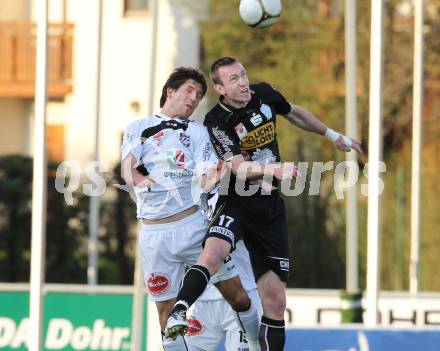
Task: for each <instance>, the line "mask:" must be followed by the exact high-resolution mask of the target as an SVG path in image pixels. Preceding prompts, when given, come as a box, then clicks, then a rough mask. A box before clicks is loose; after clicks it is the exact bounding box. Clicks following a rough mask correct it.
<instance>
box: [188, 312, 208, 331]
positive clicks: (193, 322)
mask: <svg viewBox="0 0 440 351" xmlns="http://www.w3.org/2000/svg"><path fill="white" fill-rule="evenodd" d="M204 329H205V328H204V327H203V324H202V322H200V321H199V320H198V319H197V318H196V317H193V316H191V317H190V318H189V319H188V333H187V334H186V335H189V336H195V335H200V334H202V333H203V331H204Z"/></svg>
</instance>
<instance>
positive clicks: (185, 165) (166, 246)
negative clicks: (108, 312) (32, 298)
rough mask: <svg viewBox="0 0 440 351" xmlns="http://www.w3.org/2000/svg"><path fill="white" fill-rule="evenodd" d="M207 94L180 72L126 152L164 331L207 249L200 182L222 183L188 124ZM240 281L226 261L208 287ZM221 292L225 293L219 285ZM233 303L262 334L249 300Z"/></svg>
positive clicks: (194, 76)
mask: <svg viewBox="0 0 440 351" xmlns="http://www.w3.org/2000/svg"><path fill="white" fill-rule="evenodd" d="M206 89H207V85H206V80H205V77H204V76H203V74H201V73H200V72H199V71H197V70H195V69H193V68H184V67H181V68H178V69H176V70H175V71H174V72H173V73H172V74H171V75H170V76H169V78H168V80H167V82H166V83H165V85H164V87H163V89H162V96H161V98H160V107H161V111H160V113H157V114H155V115H154V116H150V117H146V118H142V119H139V120H136V121H134V122H132V123H130V124H129V125H128V126H127V128H126V131H125V133H124V138H123V143H122V146H121V160H122V165H121V169H122V177H123V178H124V180H125V181H126V182H127V184H128V185H132V186H133V187H134V192H135V194H136V202H137V217H138V218H139V219H140V220H142V227H141V231H140V234H139V245H140V250H141V258H142V269H143V272H144V278H145V284H146V286H147V288H148V291H149V293H150V298H151V299H152V300H153V301H155V303H156V307H157V310H158V314H159V322H160V325H161V330H162V331H163V330H164V328H165V325H166V321H167V318H168V315H169V312H170V311H171V309H172V307H173V304H174V302H175V297H176V296H177V292H178V290H179V284H180V282H181V280H182V278H183V275H184V273H185V266H187V265H192V264H194V263H195V261H196V259H197V257H198V256H199V254H200V252H201V250H202V241H203V238H204V235H205V232H206V227H207V221H206V219H205V217H204V215H203V214H202V212H201V211H200V210H199V203H200V196H199V195H200V187H199V184H200V181H201V183H202V184H205V186H206V187H209V183H210V182H212V184H214V183H215V182H216V181H218V178H219V172H218V171H217V168H218V167H217V158H216V156H215V153H214V152H213V150H212V148H211V143H210V139H209V135H208V133H207V131H206V129H205V127H204V126H203V125H202V124H201V123H199V122H196V121H190V120H189V119H188V118H189V116H190V115H191V114H192V113H193V112H194V110H195V109H196V107H197V106H198V104H199V102H200V101H201V99H202V98H203V96H204V95H205V93H206ZM236 275H237V273H236V271H235V269H234V267H233V264H232V263H231V262H227V263H225V264H224V265H223V267H222V269H221V270H220V271H219V273H218V274H217V275H215V276H213V277H211V280H210V281H211V282H212V283H218V282H219V281H223V280H225V279H230V278H232V277H233V276H236ZM217 286H219V289H220V288H221V283H218V284H217ZM230 303H231V305H232V306H233V308H234V309H235V310H237V311H240V312H242V311H245V316H244V317H242V319H243V320H244V324H246V323H247V321H248V320H250V323H251V326H252V328H253V329H255V331H254V333H255V334H256V335H258V329H256V328H254V325H255V323H254V319H256V320H258V316H257V314H258V313H257V310H256V308H255V307H254V306H253V305H252V304H251V303H250V301H249V299H248V298H247V296H243V297H242V298H239V299H235V300H234V301H232V302H231V301H230ZM239 316H240V317H241V315H239ZM254 316H255V317H254ZM250 317H251V318H250ZM244 327H246V325H244ZM248 329H249V328H248ZM162 340H163V341H162V344H163V346H164V349H165V350H166V351H171V350H187V345H186V343H185V340H184V338H183V337H177V338H176V339H171V338H167V337H164V336H163V338H162Z"/></svg>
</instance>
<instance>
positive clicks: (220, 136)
mask: <svg viewBox="0 0 440 351" xmlns="http://www.w3.org/2000/svg"><path fill="white" fill-rule="evenodd" d="M212 134H213V135H214V137H215V138H216V139H217V140H218V142H219V143H220V144H221V145H222V147H223V149H224V152H231V148H230V147H229V146H232V145H234V142H233V141H232V140H231V139H230V138H229V137H228V136H227V135H226V133H225V131H224V130H221V129H219V128H218V127H214V128H212ZM217 149H218V148H217Z"/></svg>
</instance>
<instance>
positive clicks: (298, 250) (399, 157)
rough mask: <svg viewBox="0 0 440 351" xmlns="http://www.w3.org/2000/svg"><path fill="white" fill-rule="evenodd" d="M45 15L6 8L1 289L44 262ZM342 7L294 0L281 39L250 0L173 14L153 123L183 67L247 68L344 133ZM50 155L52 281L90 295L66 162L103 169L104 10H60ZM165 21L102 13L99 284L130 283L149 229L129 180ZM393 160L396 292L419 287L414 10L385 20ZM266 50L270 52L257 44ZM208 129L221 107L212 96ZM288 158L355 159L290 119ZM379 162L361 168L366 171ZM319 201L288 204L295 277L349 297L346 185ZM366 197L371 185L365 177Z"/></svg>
mask: <svg viewBox="0 0 440 351" xmlns="http://www.w3.org/2000/svg"><path fill="white" fill-rule="evenodd" d="M34 7H35V1H31V0H14V1H7V0H3V1H1V2H0V52H1V55H0V121H1V124H0V125H1V129H0V155H1V156H0V179H1V182H0V233H1V234H0V238H1V240H0V281H3V282H27V281H28V280H29V262H30V261H29V258H30V252H29V248H30V216H31V213H30V210H31V208H30V201H31V180H32V161H31V158H32V154H33V151H32V140H33V118H34V94H35V92H34V89H35V88H34V84H35V83H34V75H35V41H36V38H35V33H36V32H35V30H36V29H35V22H34V19H35V8H34ZM343 9H344V7H343V3H342V1H337V0H319V1H302V0H295V1H284V2H283V13H282V16H281V18H280V20H279V22H278V23H277V25H275V26H273V27H272V28H269V29H266V30H254V29H251V28H248V27H247V26H245V25H244V24H243V23H242V21H241V20H240V18H239V16H238V11H237V1H235V0H229V1H226V0H225V1H179V0H160V9H159V11H160V16H159V21H158V23H159V24H158V38H159V39H158V43H159V44H158V46H157V53H156V57H157V58H156V59H157V60H158V63H157V65H156V79H155V91H154V94H153V99H154V101H153V104H154V105H153V106H154V110H158V109H159V106H158V101H159V96H160V95H159V94H160V91H161V87H162V85H163V84H164V81H165V79H166V77H167V76H168V74H169V73H170V72H171V71H172V69H173V68H174V67H178V66H182V65H183V66H185V65H189V66H196V67H200V68H201V69H202V70H203V71H204V72H205V73H207V74H208V72H209V67H210V64H211V63H212V62H213V61H214V60H215V59H216V58H218V57H220V56H223V55H231V56H235V57H237V58H239V59H240V60H241V61H242V62H243V63H244V65H245V67H246V68H247V70H248V74H249V77H250V80H251V82H258V81H267V82H270V83H271V84H273V85H274V86H275V87H277V88H278V89H279V90H280V91H281V92H283V93H284V95H285V96H286V97H287V98H288V99H289V100H290V101H293V102H295V103H297V104H299V105H302V106H305V107H306V108H308V109H309V110H311V111H312V112H314V113H315V114H316V115H317V116H318V117H319V118H321V119H322V120H323V121H324V122H325V123H326V124H327V125H328V126H331V127H332V128H333V129H335V130H338V131H340V132H343V131H344V104H345V100H344V97H345V76H344V17H343V16H344V13H343ZM49 13H50V15H49V19H50V24H49V57H48V61H49V63H48V79H49V83H48V94H49V96H48V104H47V152H48V157H49V160H50V172H49V176H50V177H49V180H48V185H49V186H48V192H49V201H48V218H47V255H46V259H47V263H46V281H47V282H69V283H85V282H87V274H86V269H87V240H88V221H87V218H88V217H87V214H88V206H89V205H88V204H89V202H88V199H87V198H86V196H85V195H84V194H83V192H82V191H81V190H82V186H81V185H80V186H79V187H78V189H77V190H78V191H77V192H75V194H74V197H75V201H74V204H73V205H72V206H67V205H66V204H65V202H64V198H63V195H62V194H60V193H58V192H57V191H56V189H55V186H54V176H55V170H56V167H57V166H58V164H59V163H61V162H63V161H65V160H69V161H76V162H78V163H79V165H80V167H81V171H82V173H81V175H82V177H83V178H82V179H83V182H85V183H87V181H88V182H89V183H90V180H88V179H87V177H85V167H86V165H87V163H88V162H90V161H92V160H93V153H94V140H95V139H94V136H95V119H96V116H95V104H96V102H95V99H96V94H95V89H96V88H95V87H96V84H97V83H96V82H95V77H96V71H97V69H98V67H97V64H96V52H97V40H98V37H97V33H98V29H97V18H98V6H97V2H96V1H88V2H84V1H69V0H51V1H49ZM357 13H358V28H357V35H358V37H357V40H358V44H357V50H358V67H357V98H358V121H359V122H358V136H359V138H360V139H361V140H362V142H363V145H364V148H365V149H366V150H367V149H368V145H367V141H368V89H369V45H370V42H369V30H370V8H369V2H368V1H359V2H358V10H357ZM439 16H440V1H437V0H428V1H426V13H425V21H426V24H425V26H424V32H425V54H424V58H425V83H424V93H425V103H424V108H423V116H424V119H423V130H424V140H423V152H422V172H423V173H422V179H423V182H422V204H423V207H422V211H421V225H422V226H421V253H422V254H421V262H420V263H421V268H420V273H421V274H420V288H421V290H427V291H438V290H440V276H439V275H440V273H439V272H438V269H437V266H438V265H437V264H436V262H437V258H438V256H439V254H440V246H439V245H438V244H437V241H438V227H439V225H440V219H439V216H438V214H439V213H440V203H439V202H438V201H437V197H438V195H439V194H440V185H439V183H438V177H437V175H438V173H439V171H440V166H439V164H440V162H439V161H440V159H439V155H440V123H439V115H438V114H439V112H438V111H439V110H440V108H439V105H440V65H439V64H438V63H439V62H440V21H439ZM151 26H152V19H151V14H150V10H149V1H148V0H125V1H123V0H117V1H106V0H104V1H103V9H102V43H101V45H102V51H101V52H102V56H101V71H102V73H101V77H102V79H101V89H100V91H101V97H100V110H101V117H100V124H99V127H100V150H101V152H100V160H102V161H104V162H105V163H106V164H107V167H108V172H104V173H102V175H103V176H104V177H105V179H106V180H107V184H108V187H107V190H106V192H105V193H104V195H103V196H102V206H101V211H100V225H99V274H98V276H99V283H100V284H131V283H132V280H133V257H134V253H133V252H134V249H133V248H134V242H135V236H136V223H135V213H134V204H133V202H132V201H131V199H130V198H129V196H128V194H127V193H125V192H123V191H120V190H117V189H116V188H115V187H113V186H112V184H115V183H116V184H122V180H121V179H119V170H118V167H119V146H120V142H121V135H122V132H123V128H124V126H125V125H126V124H127V123H128V122H129V121H131V120H133V119H136V118H139V117H140V116H142V115H146V114H147V108H148V104H149V103H150V102H149V101H148V100H149V96H150V92H149V85H148V82H149V79H150V77H149V74H150V63H151V54H150V50H151ZM384 39H385V44H384V45H385V46H384V49H385V53H384V57H385V69H384V88H385V91H384V95H383V101H384V136H383V137H384V145H383V150H384V162H385V163H386V166H387V169H386V173H384V174H383V175H381V177H382V179H383V180H384V192H383V194H382V209H381V211H382V213H383V214H384V215H383V216H382V239H381V240H382V247H383V251H382V252H383V256H382V268H381V269H382V278H381V281H382V287H383V288H384V289H386V290H406V289H408V267H409V263H408V260H409V228H410V225H409V213H410V211H409V209H410V200H411V199H410V181H411V172H410V171H411V123H412V113H411V111H412V67H413V60H412V52H413V12H412V5H411V1H404V0H392V1H387V2H386V6H385V31H384ZM256 43H258V45H256ZM210 93H211V94H210V96H208V98H205V100H204V102H203V104H202V105H201V106H199V108H198V110H197V112H196V113H195V114H194V116H193V117H194V118H197V119H203V116H204V112H205V111H207V109H208V108H209V107H210V106H212V105H213V104H214V103H215V101H216V100H215V99H216V98H215V97H214V95H213V94H212V91H211V92H210ZM277 133H278V136H279V140H280V147H281V150H282V156H283V159H285V160H293V161H309V162H327V161H331V160H334V161H336V163H338V162H340V161H343V160H344V157H345V155H344V154H343V153H340V152H337V151H336V150H335V148H333V147H332V145H331V144H330V143H329V142H328V141H327V140H326V139H324V138H320V137H310V136H309V135H308V134H306V133H304V132H303V131H301V130H299V129H297V128H295V127H292V126H290V125H288V123H287V122H285V121H284V119H282V118H280V119H279V125H278V130H277ZM365 162H366V158H365V157H364V158H361V159H360V160H359V164H360V169H361V170H362V169H363V165H364V163H365ZM308 171H309V172H308V177H307V181H306V189H305V191H304V193H303V194H302V195H300V196H297V197H287V198H286V203H287V208H288V218H289V226H290V234H291V241H290V242H291V254H292V257H294V266H293V274H292V275H291V278H290V281H289V286H290V287H301V288H343V287H344V286H345V273H344V272H345V202H344V200H338V199H337V198H336V196H335V193H334V182H333V173H332V172H328V174H326V173H324V174H323V178H322V181H321V188H320V192H319V195H308V186H309V183H310V173H311V167H309V169H308ZM359 183H360V184H363V183H366V178H365V177H362V174H361V176H360V179H359ZM358 201H359V206H360V208H359V256H360V261H359V267H360V274H359V279H360V286H361V288H365V271H366V203H367V197H365V196H363V195H362V194H361V193H360V191H359V196H358Z"/></svg>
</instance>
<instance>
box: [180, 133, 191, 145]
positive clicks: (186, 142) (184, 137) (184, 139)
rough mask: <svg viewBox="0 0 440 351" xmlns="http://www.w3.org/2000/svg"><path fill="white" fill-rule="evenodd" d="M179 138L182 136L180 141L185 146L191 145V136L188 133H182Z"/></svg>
mask: <svg viewBox="0 0 440 351" xmlns="http://www.w3.org/2000/svg"><path fill="white" fill-rule="evenodd" d="M179 138H180V142H181V143H182V145H183V146H185V147H189V144H190V138H189V135H188V134H186V133H183V132H182V133H180V135H179Z"/></svg>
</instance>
